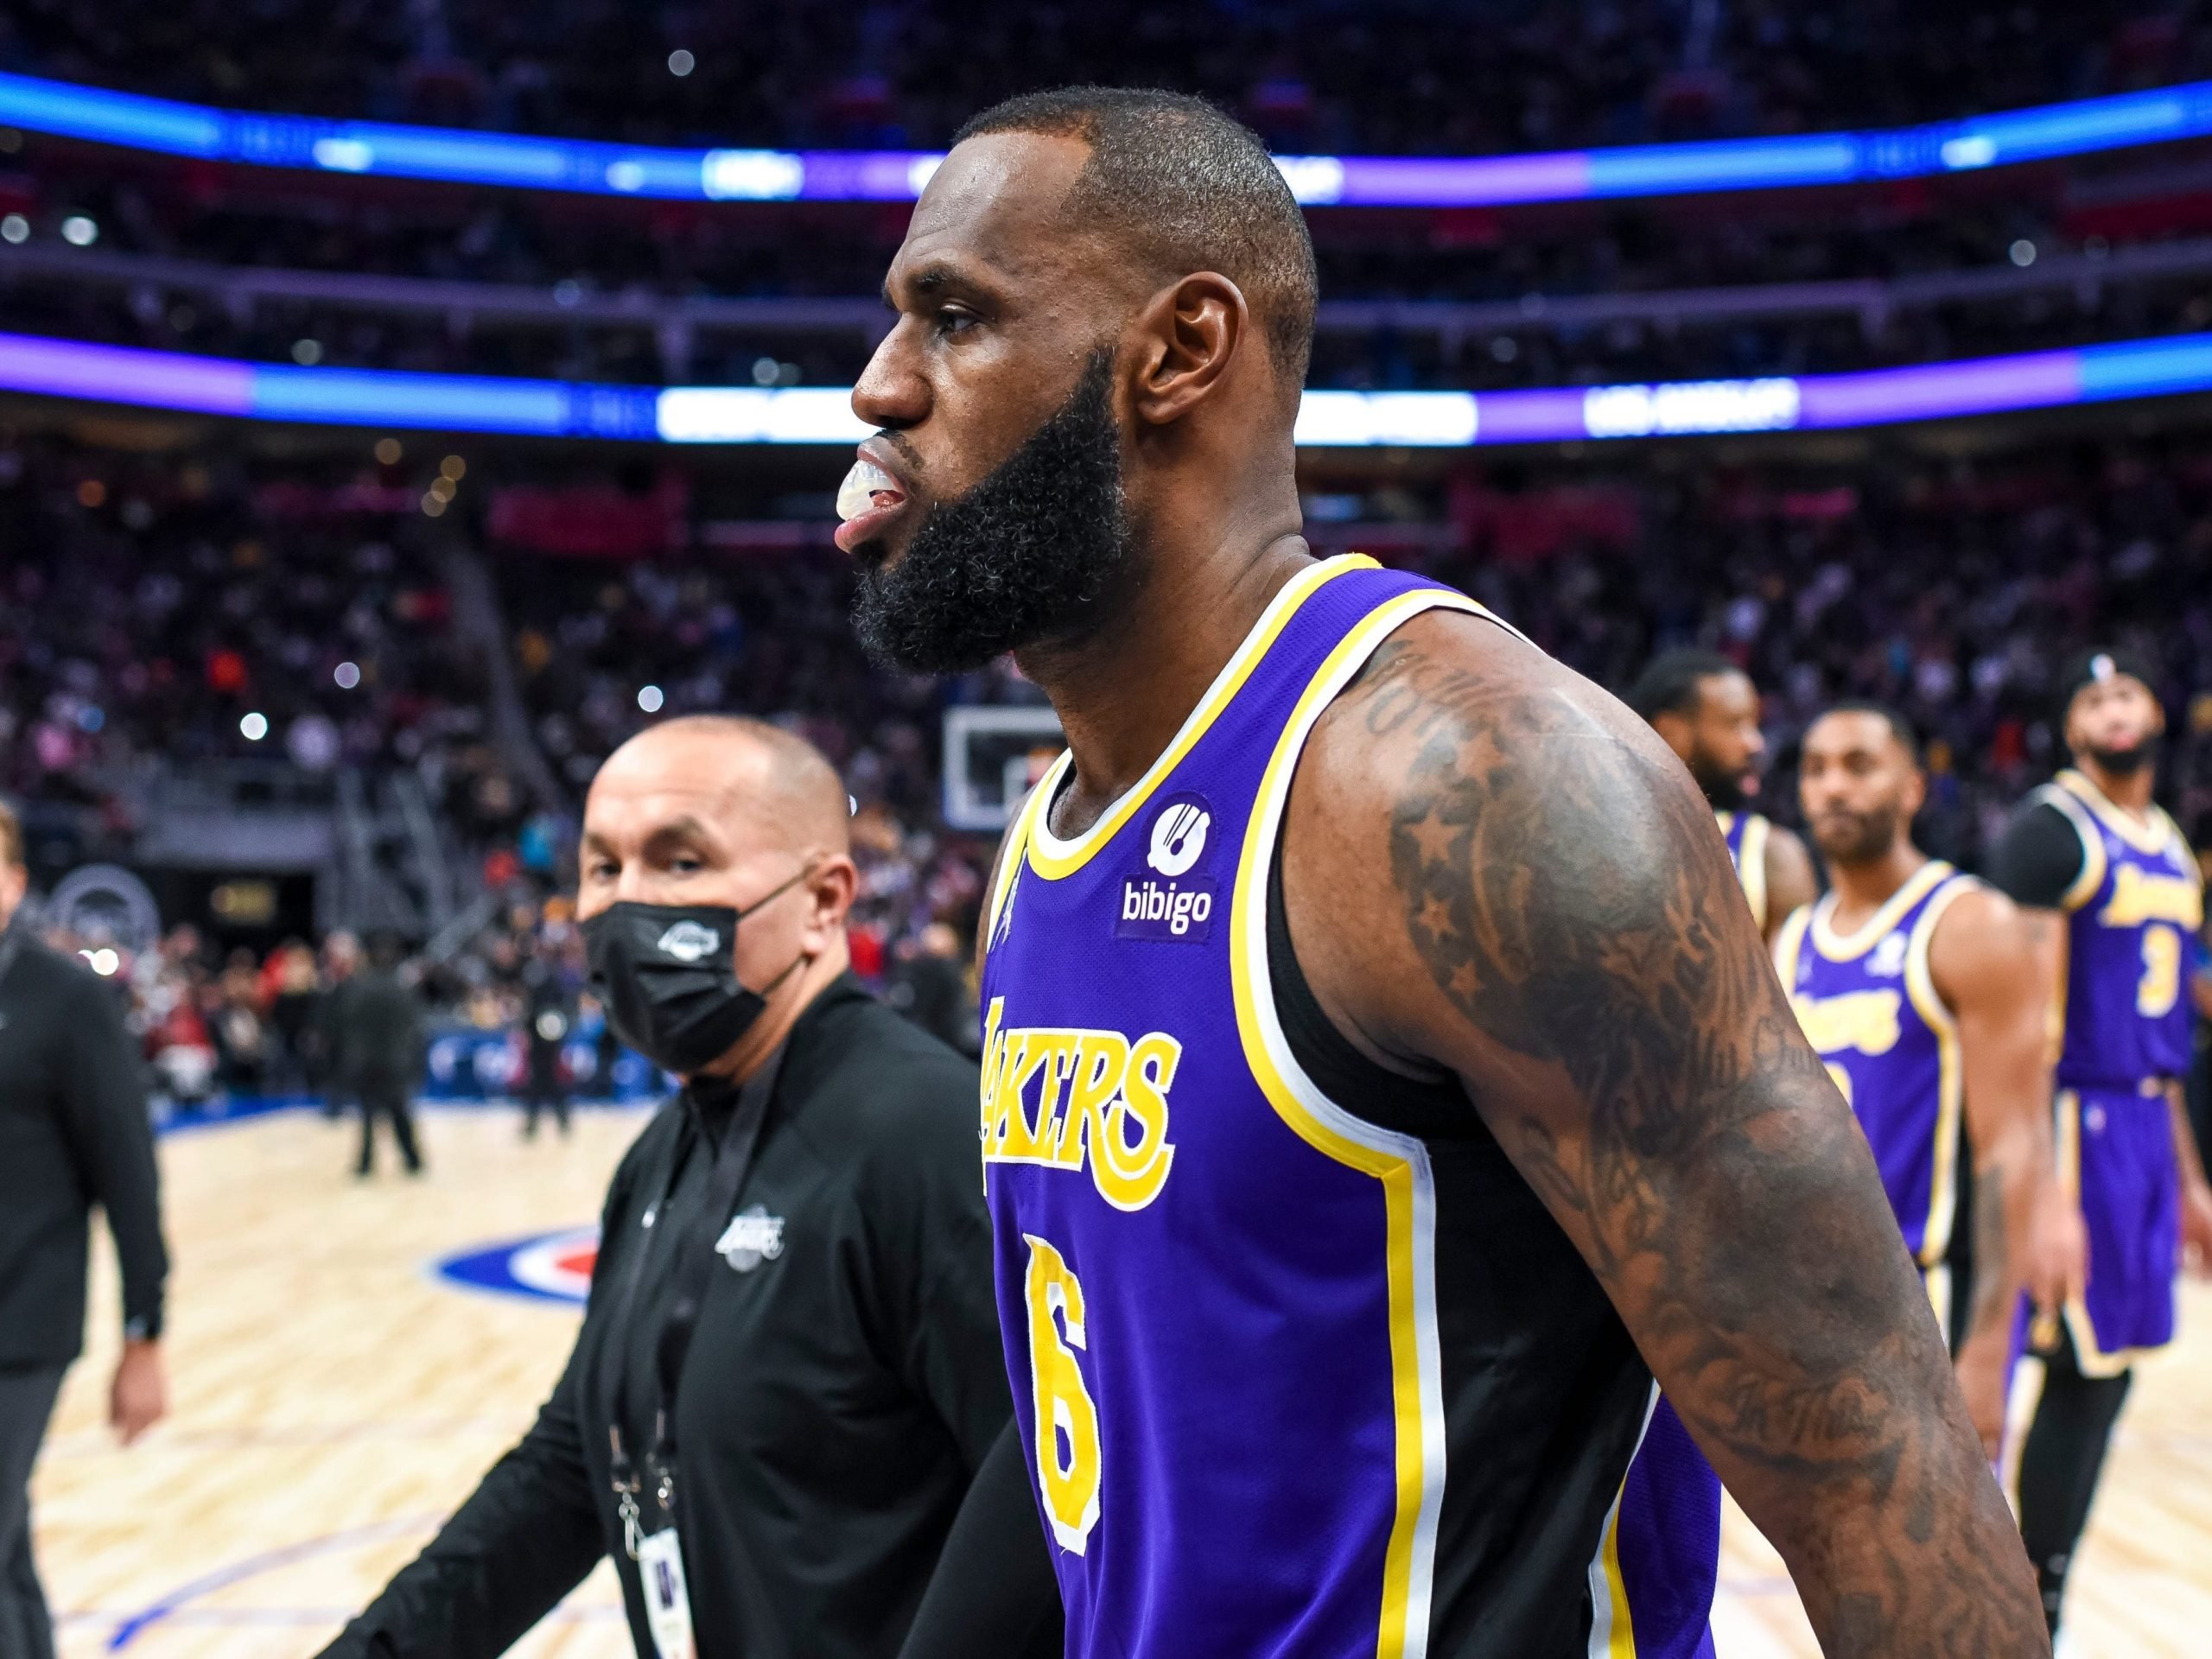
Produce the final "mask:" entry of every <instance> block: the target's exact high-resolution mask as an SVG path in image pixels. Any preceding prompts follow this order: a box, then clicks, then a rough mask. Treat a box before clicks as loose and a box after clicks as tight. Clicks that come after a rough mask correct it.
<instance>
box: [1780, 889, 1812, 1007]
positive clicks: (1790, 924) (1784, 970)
mask: <svg viewBox="0 0 2212 1659" xmlns="http://www.w3.org/2000/svg"><path fill="white" fill-rule="evenodd" d="M1811 925H1813V907H1812V906H1810V905H1800V906H1797V908H1796V909H1795V910H1793V911H1791V912H1789V915H1788V916H1787V917H1785V918H1783V923H1782V931H1780V932H1778V933H1777V934H1776V935H1775V936H1774V971H1775V973H1776V975H1777V976H1778V977H1779V978H1780V979H1781V981H1782V988H1783V990H1784V991H1786V992H1788V993H1789V994H1790V995H1793V996H1794V995H1796V988H1797V955H1798V952H1799V951H1801V950H1803V949H1804V947H1805V930H1806V929H1807V928H1808V927H1810V926H1811Z"/></svg>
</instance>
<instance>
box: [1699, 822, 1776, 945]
mask: <svg viewBox="0 0 2212 1659" xmlns="http://www.w3.org/2000/svg"><path fill="white" fill-rule="evenodd" d="M1713 817H1715V818H1717V819H1719V822H1720V836H1721V839H1723V840H1724V841H1726V842H1727V843H1728V861H1729V862H1730V863H1731V864H1733V865H1734V866H1735V867H1736V879H1737V880H1738V881H1740V882H1742V883H1743V884H1744V897H1745V899H1748V900H1749V901H1750V902H1751V920H1752V921H1753V922H1755V923H1757V924H1758V930H1759V931H1760V932H1762V933H1764V932H1765V931H1766V838H1767V832H1768V830H1769V829H1770V828H1771V827H1772V826H1771V825H1770V824H1769V823H1767V821H1766V820H1765V819H1764V818H1763V817H1760V816H1759V815H1758V813H1756V812H1715V813H1714V814H1713Z"/></svg>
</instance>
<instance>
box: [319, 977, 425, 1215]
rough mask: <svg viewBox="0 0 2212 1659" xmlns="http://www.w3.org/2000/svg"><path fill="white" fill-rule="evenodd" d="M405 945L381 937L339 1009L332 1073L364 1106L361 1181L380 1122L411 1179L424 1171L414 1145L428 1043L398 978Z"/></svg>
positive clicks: (417, 1010) (372, 1160)
mask: <svg viewBox="0 0 2212 1659" xmlns="http://www.w3.org/2000/svg"><path fill="white" fill-rule="evenodd" d="M402 954H403V952H402V947H401V945H400V942H399V940H398V939H397V938H394V937H393V936H392V935H391V934H389V933H386V934H381V935H379V936H378V938H376V939H375V940H374V941H373V942H372V944H371V945H370V947H369V959H368V963H367V965H366V967H365V968H364V969H362V970H361V971H360V972H359V973H357V974H356V975H355V976H353V980H352V981H351V982H349V983H348V986H347V988H346V994H345V995H344V996H343V997H342V998H341V999H340V1001H339V1004H338V1008H339V1014H340V1022H339V1035H338V1056H337V1065H336V1067H335V1071H336V1074H337V1076H338V1077H340V1079H341V1080H342V1081H343V1083H344V1085H345V1087H346V1092H347V1093H348V1094H350V1095H351V1096H353V1098H354V1099H356V1100H358V1101H359V1102H360V1104H361V1157H360V1162H359V1166H358V1167H357V1168H356V1169H355V1171H354V1173H355V1174H357V1175H359V1176H360V1177H361V1178H362V1179H367V1178H368V1176H369V1175H370V1174H371V1173H372V1171H373V1170H374V1168H375V1165H376V1128H377V1120H378V1118H383V1119H385V1120H386V1121H387V1122H390V1123H391V1134H392V1139H393V1140H394V1141H396V1142H397V1144H398V1147H399V1157H400V1161H401V1162H402V1163H403V1164H404V1165H405V1166H406V1169H407V1173H409V1174H410V1175H420V1174H421V1173H423V1157H422V1154H421V1152H420V1151H419V1150H418V1149H417V1148H416V1144H415V1114H414V1100H415V1090H416V1089H417V1088H418V1087H420V1086H421V1084H422V1081H423V1056H424V1050H425V1045H426V1041H427V1037H426V1033H425V1030H424V1026H423V1009H422V1006H421V1004H420V1003H419V1002H418V1001H417V1000H416V995H415V992H414V989H413V988H412V987H410V986H409V985H407V984H406V983H404V982H403V981H402V980H401V978H400V973H399V969H400V962H401V958H402Z"/></svg>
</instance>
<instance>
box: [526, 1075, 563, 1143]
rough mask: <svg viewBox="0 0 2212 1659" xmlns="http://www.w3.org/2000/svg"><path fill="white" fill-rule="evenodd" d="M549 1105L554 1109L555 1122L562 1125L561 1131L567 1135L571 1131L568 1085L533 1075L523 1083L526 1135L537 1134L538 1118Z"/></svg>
mask: <svg viewBox="0 0 2212 1659" xmlns="http://www.w3.org/2000/svg"><path fill="white" fill-rule="evenodd" d="M549 1106H550V1107H551V1108H552V1109H553V1122H555V1123H556V1124H557V1125H559V1126H560V1130H561V1133H562V1134H563V1135H566V1134H567V1133H568V1132H569V1090H568V1088H567V1085H566V1084H563V1083H561V1082H559V1081H557V1080H556V1081H551V1082H544V1081H541V1080H539V1079H538V1078H537V1077H531V1079H529V1080H528V1081H527V1082H526V1083H524V1084H523V1092H522V1109H523V1118H522V1132H523V1133H524V1135H532V1136H535V1135H537V1120H538V1118H539V1116H542V1115H543V1112H544V1111H545V1109H546V1108H547V1107H549Z"/></svg>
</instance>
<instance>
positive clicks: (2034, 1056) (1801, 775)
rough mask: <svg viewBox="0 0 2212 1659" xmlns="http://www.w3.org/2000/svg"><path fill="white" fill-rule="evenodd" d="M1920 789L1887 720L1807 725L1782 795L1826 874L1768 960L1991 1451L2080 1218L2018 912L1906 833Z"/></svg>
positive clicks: (2064, 1272)
mask: <svg viewBox="0 0 2212 1659" xmlns="http://www.w3.org/2000/svg"><path fill="white" fill-rule="evenodd" d="M1925 793H1926V782H1925V780H1924V779H1923V777H1922V776H1921V772H1920V764H1919V750H1918V745H1917V743H1916V741H1915V740H1914V738H1913V734H1912V728H1910V727H1909V726H1908V725H1906V723H1905V721H1904V718H1903V717H1902V716H1901V715H1897V714H1896V713H1895V712H1893V711H1892V710H1891V709H1885V708H1882V707H1880V706H1878V705H1877V704H1874V703H1869V702H1845V703H1840V704H1838V705H1837V706H1836V707H1835V708H1834V709H1830V710H1829V711H1828V712H1827V714H1825V715H1821V717H1820V719H1818V720H1816V721H1814V722H1813V724H1812V726H1811V727H1810V728H1808V730H1807V731H1806V733H1805V744H1804V751H1803V757H1802V760H1801V762H1800V770H1799V772H1798V794H1799V798H1800V801H1801V803H1802V805H1803V808H1804V812H1805V823H1806V824H1807V825H1808V827H1809V828H1810V829H1811V830H1812V834H1813V840H1814V842H1815V844H1816V845H1817V846H1818V847H1819V848H1820V849H1821V857H1822V858H1824V859H1826V860H1827V867H1828V873H1829V874H1830V875H1831V876H1832V877H1833V878H1834V882H1835V886H1834V888H1833V889H1832V890H1831V891H1830V892H1829V893H1828V894H1827V897H1826V898H1824V899H1821V900H1819V901H1818V902H1817V903H1815V904H1812V905H1808V906H1805V907H1803V908H1802V909H1800V910H1798V911H1796V912H1793V913H1792V914H1791V915H1790V916H1789V918H1788V919H1787V920H1786V921H1784V922H1783V927H1782V935H1781V938H1779V939H1778V940H1777V942H1776V944H1775V965H1776V967H1777V969H1779V970H1780V972H1781V975H1782V982H1783V986H1784V987H1785V988H1788V990H1789V995H1790V1001H1791V1002H1792V1004H1793V1005H1794V1006H1795V1007H1796V1010H1797V1017H1798V1019H1799V1020H1800V1021H1801V1022H1802V1024H1803V1025H1804V1027H1805V1033H1806V1035H1807V1036H1808V1037H1809V1038H1810V1039H1812V1044H1813V1046H1814V1047H1815V1049H1817V1050H1818V1051H1819V1052H1820V1055H1821V1058H1822V1059H1823V1060H1825V1061H1827V1067H1828V1072H1829V1075H1831V1076H1832V1077H1834V1078H1835V1080H1836V1084H1837V1086H1838V1087H1839V1088H1840V1089H1841V1090H1843V1097H1844V1099H1845V1100H1847V1101H1848V1102H1849V1103H1850V1104H1851V1109H1852V1110H1853V1112H1854V1113H1856V1114H1857V1115H1858V1118H1859V1127H1860V1128H1863V1129H1865V1130H1866V1140H1867V1142H1868V1144H1869V1145H1870V1146H1872V1148H1873V1152H1874V1161H1875V1164H1876V1165H1877V1166H1878V1167H1879V1168H1880V1170H1881V1172H1882V1185H1884V1186H1885V1187H1886V1188H1887V1189H1888V1191H1889V1195H1890V1207H1891V1209H1892V1210H1893V1211H1896V1214H1897V1224H1898V1225H1899V1227H1901V1228H1902V1229H1903V1230H1904V1243H1905V1249H1907V1250H1909V1251H1910V1252H1911V1254H1912V1258H1913V1261H1914V1262H1915V1263H1916V1265H1917V1266H1918V1267H1919V1268H1920V1270H1921V1273H1922V1275H1923V1278H1924V1279H1925V1281H1926V1282H1927V1285H1928V1292H1929V1300H1930V1301H1931V1302H1932V1303H1933V1305H1934V1306H1935V1309H1936V1319H1937V1320H1938V1321H1939V1322H1940V1323H1942V1325H1943V1327H1944V1329H1945V1332H1946V1334H1947V1335H1948V1338H1949V1341H1950V1344H1951V1351H1952V1354H1953V1356H1954V1357H1955V1363H1956V1367H1957V1370H1958V1376H1959V1386H1960V1389H1961V1392H1962V1393H1964V1394H1965V1395H1966V1399H1967V1409H1968V1410H1969V1411H1971V1412H1972V1413H1973V1414H1974V1427H1976V1428H1977V1429H1978V1430H1979V1431H1980V1434H1981V1441H1982V1445H1983V1446H1984V1447H1985V1448H1986V1450H1987V1452H1989V1455H1990V1456H1991V1457H1992V1458H1995V1457H1996V1456H1997V1455H1998V1453H1999V1450H2000V1448H2001V1445H2002V1442H2003V1439H2004V1433H2005V1395H2006V1392H2007V1389H2009V1387H2010V1384H2011V1381H2012V1366H2013V1363H2014V1360H2015V1358H2016V1357H2017V1355H2016V1339H2017V1338H2019V1337H2022V1336H2024V1334H2025V1333H2024V1328H2023V1325H2022V1320H2021V1316H2020V1292H2021V1290H2022V1288H2023V1287H2030V1288H2031V1289H2032V1290H2033V1292H2034V1294H2035V1298H2036V1300H2037V1303H2038V1304H2039V1305H2041V1306H2047V1307H2049V1306H2059V1305H2061V1304H2063V1302H2064V1300H2065V1299H2066V1296H2067V1294H2068V1292H2069V1289H2070V1288H2072V1287H2074V1286H2075V1285H2078V1283H2079V1282H2080V1262H2081V1224H2080V1219H2079V1217H2078V1215H2076V1213H2075V1211H2074V1209H2073V1206H2072V1205H2070V1204H2069V1203H2068V1202H2067V1200H2066V1198H2065V1196H2064V1194H2063V1192H2060V1190H2059V1188H2058V1186H2057V1184H2056V1181H2055V1180H2054V1179H2052V1168H2051V1147H2050V1067H2049V1065H2048V1061H2047V1057H2046V1053H2045V1047H2044V1043H2045V1017H2046V1015H2047V1014H2048V1013H2049V1008H2050V995H2049V991H2048V988H2047V986H2046V984H2045V982H2044V980H2043V979H2042V978H2041V977H2040V976H2038V975H2037V972H2036V963H2035V956H2034V952H2033V951H2032V950H2031V948H2030V946H2029V943H2028V938H2027V931H2026V924H2025V923H2024V920H2023V919H2022V918H2021V915H2020V912H2019V910H2018V907H2017V906H2014V904H2013V903H2012V900H2011V899H2007V898H2005V895H2004V894H2002V893H1999V892H1997V891H1996V890H1995V889H1994V888H1992V887H1985V886H1983V885H1982V884H1981V883H1980V882H1979V881H1977V880H1974V878H1973V877H1972V876H1970V875H1964V874H1961V873H1960V872H1959V871H1957V870H1955V869H1954V868H1952V867H1951V866H1950V865H1948V864H1946V863H1944V862H1943V861H1941V860H1940V859H1931V858H1929V856H1928V855H1927V854H1925V853H1923V852H1922V851H1921V850H1920V849H1919V848H1917V847H1916V846H1914V845H1913V842H1912V820H1913V815H1914V814H1915V813H1916V812H1917V811H1918V810H1920V805H1921V801H1922V799H1923V796H1924V795H1925ZM1969 1148H1971V1150H1972V1163H1971V1166H1970V1168H1971V1174H1970V1175H1969V1176H1967V1179H1961V1160H1962V1159H1964V1158H1965V1156H1966V1155H1967V1150H1968V1149H1969ZM2046 1258H2048V1262H2049V1265H2047V1266H2039V1265H2038V1263H2040V1262H2044V1260H2045V1259H2046Z"/></svg>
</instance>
